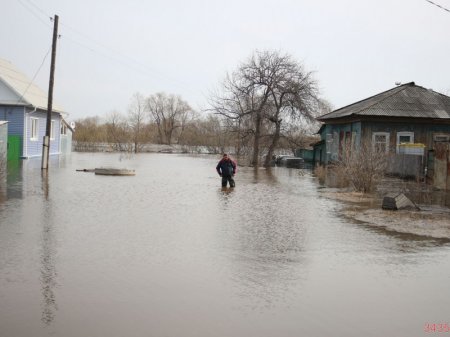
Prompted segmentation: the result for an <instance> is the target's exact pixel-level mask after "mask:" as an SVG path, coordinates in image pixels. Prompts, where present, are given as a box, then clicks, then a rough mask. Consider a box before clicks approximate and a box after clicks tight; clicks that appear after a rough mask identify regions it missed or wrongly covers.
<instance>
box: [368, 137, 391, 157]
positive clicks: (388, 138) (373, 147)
mask: <svg viewBox="0 0 450 337" xmlns="http://www.w3.org/2000/svg"><path fill="white" fill-rule="evenodd" d="M377 136H385V137H386V142H385V145H386V150H385V151H386V153H388V152H389V145H390V137H391V135H390V133H389V132H372V149H373V150H374V151H376V148H377V147H376V144H377V142H376V141H375V139H376V137H377Z"/></svg>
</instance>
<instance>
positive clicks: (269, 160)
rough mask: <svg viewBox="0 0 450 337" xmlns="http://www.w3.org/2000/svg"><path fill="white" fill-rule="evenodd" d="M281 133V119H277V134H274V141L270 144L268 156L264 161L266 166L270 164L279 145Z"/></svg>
mask: <svg viewBox="0 0 450 337" xmlns="http://www.w3.org/2000/svg"><path fill="white" fill-rule="evenodd" d="M280 133H281V119H279V120H277V121H276V126H275V134H274V135H273V138H272V143H271V144H270V146H269V151H268V152H267V156H266V159H265V161H264V167H269V166H270V162H271V161H272V156H273V153H274V151H275V149H276V147H277V145H278V141H279V140H280Z"/></svg>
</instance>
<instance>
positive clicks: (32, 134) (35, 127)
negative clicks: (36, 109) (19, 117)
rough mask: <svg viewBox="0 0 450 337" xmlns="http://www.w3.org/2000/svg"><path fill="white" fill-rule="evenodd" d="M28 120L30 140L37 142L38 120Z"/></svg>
mask: <svg viewBox="0 0 450 337" xmlns="http://www.w3.org/2000/svg"><path fill="white" fill-rule="evenodd" d="M30 119H31V132H30V140H38V135H39V119H37V118H30Z"/></svg>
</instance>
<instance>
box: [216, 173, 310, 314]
mask: <svg viewBox="0 0 450 337" xmlns="http://www.w3.org/2000/svg"><path fill="white" fill-rule="evenodd" d="M275 171H276V169H257V168H256V169H254V170H252V171H247V172H246V173H249V174H250V176H249V178H250V179H249V180H250V182H251V184H242V185H239V186H237V187H236V190H235V192H234V195H233V199H232V202H231V203H230V200H228V202H229V205H228V207H227V208H225V209H224V215H225V216H224V220H222V221H224V222H226V225H227V226H224V227H222V230H223V233H222V234H221V236H220V237H221V238H222V239H223V240H224V245H226V246H228V249H229V251H230V253H231V252H232V253H231V255H230V259H231V261H230V266H232V269H233V270H232V274H233V275H232V278H233V282H235V283H236V285H237V288H236V289H237V291H238V296H239V297H240V298H247V299H248V300H249V301H250V302H251V304H250V305H251V306H254V305H256V306H258V307H261V306H262V307H267V306H268V307H270V306H273V305H275V303H276V302H279V301H282V302H284V303H286V301H288V300H287V298H288V297H289V296H291V295H292V291H293V290H294V289H297V288H298V282H300V281H301V280H302V279H303V276H302V275H304V274H306V272H305V271H302V269H303V268H302V266H304V265H306V264H307V262H308V261H307V259H306V258H305V255H304V249H305V248H304V245H305V240H306V230H305V227H304V226H303V225H302V222H301V217H300V216H299V215H301V211H299V209H298V205H296V204H295V202H294V201H295V200H296V199H295V198H291V197H290V195H289V194H287V193H284V192H283V191H285V188H283V187H282V186H280V181H279V179H278V175H277V173H276V172H275Z"/></svg>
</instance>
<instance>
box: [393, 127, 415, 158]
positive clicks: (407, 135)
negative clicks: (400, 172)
mask: <svg viewBox="0 0 450 337" xmlns="http://www.w3.org/2000/svg"><path fill="white" fill-rule="evenodd" d="M405 143H406V144H413V143H414V132H409V131H404V132H397V153H399V145H400V144H405Z"/></svg>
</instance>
